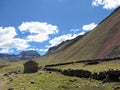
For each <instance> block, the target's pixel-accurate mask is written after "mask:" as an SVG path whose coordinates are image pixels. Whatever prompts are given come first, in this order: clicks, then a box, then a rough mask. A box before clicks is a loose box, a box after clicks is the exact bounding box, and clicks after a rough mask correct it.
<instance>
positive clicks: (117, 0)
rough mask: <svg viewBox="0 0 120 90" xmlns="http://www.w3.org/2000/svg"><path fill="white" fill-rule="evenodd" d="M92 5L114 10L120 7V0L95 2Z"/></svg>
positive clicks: (95, 0)
mask: <svg viewBox="0 0 120 90" xmlns="http://www.w3.org/2000/svg"><path fill="white" fill-rule="evenodd" d="M92 5H93V6H100V5H102V6H103V8H104V9H114V8H117V7H118V6H120V0H93V2H92Z"/></svg>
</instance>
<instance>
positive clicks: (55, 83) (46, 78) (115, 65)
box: [0, 60, 120, 90]
mask: <svg viewBox="0 0 120 90" xmlns="http://www.w3.org/2000/svg"><path fill="white" fill-rule="evenodd" d="M20 63H21V64H19V62H16V63H12V64H10V66H7V67H4V68H0V81H1V82H2V83H1V84H3V85H4V87H2V90H7V89H8V88H14V90H88V89H89V90H114V88H116V87H119V86H120V82H110V83H102V81H97V80H93V79H85V78H78V77H70V76H64V75H62V74H60V73H56V72H47V71H39V72H37V73H32V74H23V73H22V72H23V65H22V63H23V62H20ZM119 65H120V61H119V60H116V61H109V62H102V63H100V64H97V65H88V66H84V65H83V64H71V65H64V66H59V67H54V68H59V69H70V68H71V69H85V70H89V71H92V72H97V71H104V70H107V69H119V68H120V66H119ZM52 68H53V67H52ZM15 70H21V73H20V74H14V73H13V74H11V75H9V76H3V74H5V73H6V72H10V71H15ZM3 85H2V86H3ZM0 88H1V86H0ZM0 90H1V89H0Z"/></svg>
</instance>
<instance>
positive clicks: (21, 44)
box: [0, 27, 29, 53]
mask: <svg viewBox="0 0 120 90" xmlns="http://www.w3.org/2000/svg"><path fill="white" fill-rule="evenodd" d="M16 35H17V33H16V30H15V28H14V27H5V28H3V27H0V36H1V37H0V48H1V50H0V52H1V53H2V52H3V53H5V52H6V53H7V52H11V49H12V48H15V49H17V50H24V49H26V48H28V47H29V45H28V42H27V41H26V40H23V39H20V38H15V36H16Z"/></svg>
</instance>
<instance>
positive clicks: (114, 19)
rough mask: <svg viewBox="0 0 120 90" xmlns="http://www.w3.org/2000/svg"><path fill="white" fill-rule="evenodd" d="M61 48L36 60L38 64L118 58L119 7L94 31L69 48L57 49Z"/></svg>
mask: <svg viewBox="0 0 120 90" xmlns="http://www.w3.org/2000/svg"><path fill="white" fill-rule="evenodd" d="M67 45H68V44H67ZM63 46H64V47H65V48H64V49H62V50H59V51H58V52H55V53H49V54H47V55H45V56H43V57H40V58H38V59H37V60H38V62H39V63H41V64H42V65H43V64H50V63H62V62H71V61H78V60H84V59H90V60H91V59H96V58H109V57H119V56H120V7H119V8H118V9H116V10H115V11H114V12H113V13H112V14H111V15H110V16H108V17H107V18H106V19H105V20H103V21H102V22H101V23H100V24H99V25H98V26H97V27H96V28H95V29H94V30H92V31H91V32H89V33H88V34H86V35H84V36H83V37H82V38H80V39H79V40H77V41H76V42H74V43H72V44H70V46H69V47H66V45H65V44H63V45H61V46H59V48H57V49H60V48H63ZM116 48H117V49H116ZM57 49H55V51H57ZM114 52H115V53H114ZM114 54H115V55H114Z"/></svg>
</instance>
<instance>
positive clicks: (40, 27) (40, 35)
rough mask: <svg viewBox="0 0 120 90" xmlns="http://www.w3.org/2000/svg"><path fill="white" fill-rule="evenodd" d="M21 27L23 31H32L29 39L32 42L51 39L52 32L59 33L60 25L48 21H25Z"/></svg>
mask: <svg viewBox="0 0 120 90" xmlns="http://www.w3.org/2000/svg"><path fill="white" fill-rule="evenodd" d="M19 29H20V31H21V32H30V33H31V35H28V36H27V38H26V39H27V40H28V41H30V42H32V41H34V42H44V41H46V40H48V39H49V35H50V34H56V33H58V27H57V26H55V25H52V24H48V23H46V22H23V23H22V24H21V25H20V26H19Z"/></svg>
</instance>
